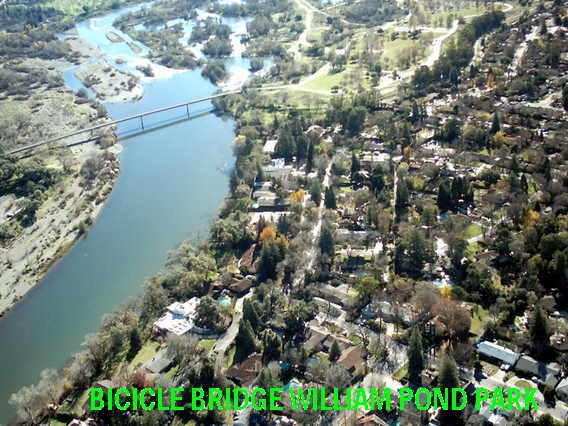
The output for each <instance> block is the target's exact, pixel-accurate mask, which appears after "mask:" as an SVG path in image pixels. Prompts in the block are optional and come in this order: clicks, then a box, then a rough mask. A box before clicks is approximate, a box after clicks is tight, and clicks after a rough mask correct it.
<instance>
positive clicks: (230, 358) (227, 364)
mask: <svg viewBox="0 0 568 426" xmlns="http://www.w3.org/2000/svg"><path fill="white" fill-rule="evenodd" d="M236 352H237V348H236V347H235V346H231V348H230V349H229V352H227V357H226V358H225V363H224V364H223V365H224V366H225V368H229V367H230V366H231V365H233V358H234V357H235V353H236Z"/></svg>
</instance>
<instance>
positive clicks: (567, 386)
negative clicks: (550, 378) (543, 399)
mask: <svg viewBox="0 0 568 426" xmlns="http://www.w3.org/2000/svg"><path fill="white" fill-rule="evenodd" d="M556 395H558V397H559V398H560V399H561V400H562V401H564V402H568V378H564V379H562V380H560V383H558V386H556Z"/></svg>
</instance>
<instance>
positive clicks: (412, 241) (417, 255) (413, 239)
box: [405, 229, 433, 269]
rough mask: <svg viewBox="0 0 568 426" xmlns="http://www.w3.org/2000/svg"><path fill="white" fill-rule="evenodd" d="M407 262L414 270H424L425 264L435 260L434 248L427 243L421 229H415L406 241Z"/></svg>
mask: <svg viewBox="0 0 568 426" xmlns="http://www.w3.org/2000/svg"><path fill="white" fill-rule="evenodd" d="M405 246H406V249H407V260H408V263H410V265H412V266H413V267H414V268H418V269H420V268H422V267H423V266H424V263H426V262H430V261H431V260H432V259H433V250H432V247H430V245H429V244H428V242H427V241H426V238H425V237H424V233H423V232H422V231H421V230H419V229H413V230H411V231H410V232H409V233H408V237H407V239H406V244H405Z"/></svg>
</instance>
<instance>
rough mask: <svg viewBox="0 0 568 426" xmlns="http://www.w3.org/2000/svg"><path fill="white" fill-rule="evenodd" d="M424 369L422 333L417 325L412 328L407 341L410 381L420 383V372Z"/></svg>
mask: <svg viewBox="0 0 568 426" xmlns="http://www.w3.org/2000/svg"><path fill="white" fill-rule="evenodd" d="M422 370H424V349H423V347H422V334H421V333H420V330H419V328H418V326H417V325H415V326H414V327H413V328H412V332H411V333H410V340H409V341H408V376H409V380H410V382H411V383H415V384H420V382H421V381H420V374H422Z"/></svg>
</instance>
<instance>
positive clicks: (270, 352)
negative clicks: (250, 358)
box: [262, 330, 282, 359]
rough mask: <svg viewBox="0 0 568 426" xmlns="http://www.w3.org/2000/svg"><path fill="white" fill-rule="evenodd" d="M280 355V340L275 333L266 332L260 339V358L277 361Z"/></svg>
mask: <svg viewBox="0 0 568 426" xmlns="http://www.w3.org/2000/svg"><path fill="white" fill-rule="evenodd" d="M281 353H282V340H281V339H280V337H278V335H277V334H276V333H274V332H273V331H270V330H266V331H265V332H264V333H263V337H262V356H263V357H264V359H278V358H279V357H280V354H281Z"/></svg>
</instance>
